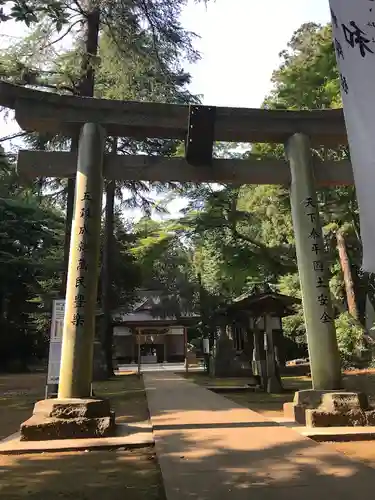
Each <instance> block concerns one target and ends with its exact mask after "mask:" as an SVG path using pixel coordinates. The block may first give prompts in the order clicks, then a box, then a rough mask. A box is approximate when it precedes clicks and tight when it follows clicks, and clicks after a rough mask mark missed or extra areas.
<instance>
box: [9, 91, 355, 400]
mask: <svg viewBox="0 0 375 500" xmlns="http://www.w3.org/2000/svg"><path fill="white" fill-rule="evenodd" d="M0 106H5V107H8V108H11V109H14V110H15V117H16V120H17V122H18V124H19V125H20V127H21V128H22V129H23V130H25V131H28V132H40V133H45V132H48V133H49V134H54V133H55V134H63V135H64V136H66V137H71V138H75V137H77V136H78V135H79V137H80V139H79V147H78V151H77V150H75V149H74V142H75V141H72V147H71V151H69V152H68V151H53V152H52V151H20V152H19V154H18V161H17V166H18V171H19V173H20V175H21V176H23V177H26V178H29V179H34V178H35V177H59V178H67V177H76V192H75V207H74V217H73V224H72V230H71V247H70V257H69V270H68V282H67V291H66V312H65V318H64V327H63V344H62V357H61V371H60V384H59V398H60V399H62V400H63V401H66V400H69V399H70V398H81V399H82V400H84V399H85V398H88V397H89V396H90V387H91V380H92V363H93V344H94V322H95V306H96V296H97V293H96V292H97V283H98V269H99V267H98V262H99V237H100V222H101V209H102V192H103V178H104V177H105V178H106V179H111V180H144V181H160V182H166V181H178V182H198V183H199V182H213V183H215V182H222V183H236V184H279V185H284V186H286V187H289V188H290V199H291V207H292V218H293V224H294V230H295V241H296V252H297V262H298V269H299V275H300V283H301V292H302V299H303V308H304V316H305V325H306V332H307V339H308V346H309V355H310V364H311V373H312V380H313V387H314V389H315V390H319V391H334V390H338V389H341V387H342V386H341V370H340V358H339V352H338V347H337V340H336V333H335V325H334V313H333V307H332V301H331V295H330V292H329V284H328V274H327V273H328V266H327V263H326V261H325V253H324V241H323V236H322V227H321V223H320V215H319V209H318V203H317V196H316V189H317V187H324V186H335V185H349V184H353V173H352V168H351V165H350V162H348V161H325V162H322V161H320V160H319V159H318V158H317V157H316V156H314V155H313V153H312V149H311V148H312V147H318V148H321V147H323V148H324V147H332V146H338V145H347V142H348V141H347V135H346V129H345V124H344V117H343V113H342V110H339V109H333V110H316V111H281V110H267V109H241V108H215V107H212V106H197V105H191V106H184V105H175V104H160V103H145V102H127V101H109V100H103V99H90V98H80V97H73V96H63V95H57V94H52V93H46V92H41V91H37V90H33V89H28V88H23V87H19V86H16V85H12V84H9V83H4V82H0ZM116 137H133V138H135V139H140V140H144V139H146V138H151V139H154V138H159V139H172V140H174V139H177V140H182V141H185V146H186V147H185V157H184V158H168V157H163V156H159V157H155V156H150V157H149V156H146V155H134V156H131V155H122V156H120V155H115V154H107V153H105V143H106V139H107V138H116ZM215 141H223V142H246V143H252V142H253V143H254V142H261V143H273V144H275V143H276V144H283V145H284V146H285V159H282V160H277V159H275V158H261V157H257V156H252V155H249V157H248V158H247V159H244V160H239V159H231V158H228V159H213V154H212V153H213V144H214V142H215ZM77 297H79V300H77ZM142 344H143V343H142ZM147 349H149V348H147Z"/></svg>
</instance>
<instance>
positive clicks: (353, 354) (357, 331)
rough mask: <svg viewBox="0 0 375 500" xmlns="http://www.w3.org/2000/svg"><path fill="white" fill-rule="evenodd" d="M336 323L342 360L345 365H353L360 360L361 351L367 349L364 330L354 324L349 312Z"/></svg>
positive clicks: (341, 315)
mask: <svg viewBox="0 0 375 500" xmlns="http://www.w3.org/2000/svg"><path fill="white" fill-rule="evenodd" d="M335 323H336V334H337V341H338V345H339V350H340V355H341V358H342V360H343V362H344V363H345V364H349V365H350V364H353V362H355V361H358V359H360V354H361V351H363V350H364V349H365V345H364V340H363V329H362V328H361V327H360V325H358V324H357V325H356V324H354V323H353V319H352V318H351V317H350V315H349V313H347V312H345V313H343V314H340V316H339V317H338V318H337V319H336V321H335Z"/></svg>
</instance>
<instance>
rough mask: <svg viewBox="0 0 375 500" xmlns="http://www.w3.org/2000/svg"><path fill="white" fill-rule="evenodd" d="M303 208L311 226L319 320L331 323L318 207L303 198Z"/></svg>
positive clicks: (311, 248)
mask: <svg viewBox="0 0 375 500" xmlns="http://www.w3.org/2000/svg"><path fill="white" fill-rule="evenodd" d="M304 208H305V214H306V217H307V220H308V224H309V226H310V228H311V229H310V231H309V239H310V240H311V244H310V251H311V253H312V254H313V259H312V266H313V270H314V272H315V276H316V281H315V288H316V290H317V292H320V293H318V294H317V301H318V304H319V306H321V308H322V311H321V316H320V321H321V322H322V323H331V322H332V321H333V317H332V313H331V307H330V298H329V290H328V283H327V280H326V279H325V273H326V269H325V265H324V247H323V239H322V234H321V232H320V231H319V230H318V224H317V223H318V217H319V212H318V207H317V205H316V202H315V201H314V200H313V198H306V199H305V200H304ZM318 289H321V290H318Z"/></svg>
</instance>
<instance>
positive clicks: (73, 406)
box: [20, 399, 115, 441]
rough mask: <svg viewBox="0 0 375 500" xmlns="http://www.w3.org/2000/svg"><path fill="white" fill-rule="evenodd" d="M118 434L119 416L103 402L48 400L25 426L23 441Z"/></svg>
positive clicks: (21, 431) (40, 405) (38, 405)
mask: <svg viewBox="0 0 375 500" xmlns="http://www.w3.org/2000/svg"><path fill="white" fill-rule="evenodd" d="M114 433H115V414H114V412H112V411H111V409H110V405H109V401H105V400H100V399H45V400H42V401H38V402H37V403H36V404H35V406H34V411H33V415H32V417H31V418H29V420H26V422H24V423H23V424H21V428H20V434H21V441H49V440H54V439H79V438H81V439H82V438H95V437H98V438H100V437H109V436H113V435H114Z"/></svg>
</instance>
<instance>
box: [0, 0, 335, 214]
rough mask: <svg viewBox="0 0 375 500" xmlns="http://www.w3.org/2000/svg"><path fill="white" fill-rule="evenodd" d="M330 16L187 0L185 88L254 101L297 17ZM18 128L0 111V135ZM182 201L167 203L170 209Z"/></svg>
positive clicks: (298, 0)
mask: <svg viewBox="0 0 375 500" xmlns="http://www.w3.org/2000/svg"><path fill="white" fill-rule="evenodd" d="M329 20H330V17H329V2H328V0H210V1H209V3H208V5H207V7H206V6H204V5H203V3H202V4H196V3H195V1H194V0H190V1H189V4H188V6H187V7H186V8H185V10H184V12H183V14H182V18H181V22H182V25H183V26H184V27H185V28H186V29H189V30H190V31H192V32H194V33H196V34H197V35H199V37H200V38H199V39H196V41H195V47H196V48H197V49H198V50H199V52H200V53H201V60H200V61H199V62H198V63H196V64H194V65H189V66H188V67H187V69H188V71H189V72H190V74H191V75H192V84H191V86H190V90H191V91H192V93H194V94H200V95H202V97H203V104H206V105H214V106H230V107H250V108H256V107H259V106H260V105H261V103H262V101H263V99H264V97H265V95H266V94H267V93H268V92H269V90H270V89H271V76H272V72H273V71H274V70H275V69H276V68H277V67H278V65H279V53H280V52H281V51H282V50H284V49H285V48H286V46H287V43H288V41H289V40H290V39H291V37H292V35H293V33H294V31H296V30H297V29H298V28H299V27H300V26H301V25H302V24H303V23H306V22H316V23H321V24H325V23H327V22H328V21H329ZM0 30H2V31H1V32H0V35H10V36H13V37H18V36H22V33H23V32H24V30H23V28H22V25H20V24H15V23H12V24H10V23H5V24H0ZM4 39H5V38H4V37H3V39H2V37H1V36H0V46H1V45H3V43H4ZM16 130H18V127H17V125H16V124H15V123H14V122H11V121H9V120H8V121H7V122H4V120H3V119H2V117H1V116H0V137H2V136H5V135H9V134H11V133H13V132H14V131H16ZM183 205H184V201H183V200H176V201H175V202H172V204H171V205H170V206H169V209H170V211H171V212H172V213H173V214H174V213H175V212H176V211H178V209H179V208H180V207H181V206H183Z"/></svg>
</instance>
